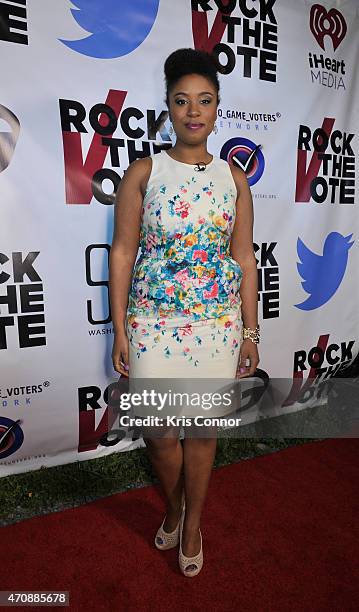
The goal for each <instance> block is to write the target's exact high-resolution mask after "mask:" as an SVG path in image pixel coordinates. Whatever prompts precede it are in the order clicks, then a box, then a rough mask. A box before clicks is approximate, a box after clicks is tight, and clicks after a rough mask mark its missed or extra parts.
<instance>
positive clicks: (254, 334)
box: [242, 325, 260, 344]
mask: <svg viewBox="0 0 359 612" xmlns="http://www.w3.org/2000/svg"><path fill="white" fill-rule="evenodd" d="M246 338H249V339H250V340H252V342H254V344H259V340H260V327H259V325H257V327H256V328H255V329H251V328H250V327H244V326H243V327H242V340H245V339H246Z"/></svg>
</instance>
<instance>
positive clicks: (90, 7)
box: [59, 0, 159, 59]
mask: <svg viewBox="0 0 359 612" xmlns="http://www.w3.org/2000/svg"><path fill="white" fill-rule="evenodd" d="M72 4H74V5H75V7H76V8H74V9H70V10H71V13H72V15H73V17H74V19H75V21H76V22H77V23H78V24H79V26H80V27H81V28H83V30H85V31H86V33H88V32H91V34H90V36H86V37H85V38H81V40H63V39H59V40H60V42H62V43H63V44H64V45H66V46H67V47H69V49H72V50H73V51H76V52H77V53H81V54H82V55H88V56H89V57H96V58H100V59H112V58H115V57H122V56H124V55H127V54H128V53H131V51H133V50H134V49H137V47H139V46H140V45H141V44H142V43H143V41H144V40H145V38H147V36H148V35H149V33H150V31H151V29H152V27H153V24H154V23H155V21H156V17H157V13H158V6H159V0H137V2H136V3H134V2H129V1H128V0H72Z"/></svg>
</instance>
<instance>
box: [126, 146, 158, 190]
mask: <svg viewBox="0 0 359 612" xmlns="http://www.w3.org/2000/svg"><path fill="white" fill-rule="evenodd" d="M151 171H152V156H151V155H149V156H147V157H141V158H139V159H135V160H134V161H133V162H131V163H130V164H129V166H128V168H127V170H126V171H125V174H126V175H127V176H128V178H131V179H132V180H134V181H136V182H137V183H138V184H139V185H140V188H141V192H142V195H144V194H145V190H146V185H147V183H148V179H149V177H150V174H151Z"/></svg>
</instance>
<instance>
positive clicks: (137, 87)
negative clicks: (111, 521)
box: [0, 0, 359, 476]
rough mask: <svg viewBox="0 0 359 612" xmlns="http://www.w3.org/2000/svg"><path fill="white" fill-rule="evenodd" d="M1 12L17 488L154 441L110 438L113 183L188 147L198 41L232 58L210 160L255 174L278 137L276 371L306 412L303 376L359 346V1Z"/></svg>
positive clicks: (259, 223) (274, 189) (10, 456)
mask: <svg viewBox="0 0 359 612" xmlns="http://www.w3.org/2000/svg"><path fill="white" fill-rule="evenodd" d="M226 5H227V7H228V8H227V9H226ZM0 12H1V14H0V24H1V26H0V57H1V66H2V87H1V96H0V193H1V245H0V360H1V379H0V393H1V395H0V476H5V475H8V474H12V473H20V472H25V471H27V470H33V469H38V468H40V467H41V466H52V465H57V464H64V463H70V462H73V461H77V460H87V459H91V458H95V457H99V456H103V455H107V454H110V453H113V452H119V451H125V450H130V449H133V448H136V447H138V446H139V445H143V440H142V439H141V438H137V437H136V435H134V434H133V432H126V431H125V430H123V431H122V433H121V434H120V436H119V437H120V438H122V439H119V440H115V441H114V443H111V444H110V445H106V444H104V442H105V440H104V439H103V438H102V436H103V434H105V433H106V432H107V431H109V430H111V428H113V427H116V423H112V420H111V418H110V416H109V411H108V409H107V407H106V406H107V404H106V399H107V398H106V389H107V388H108V385H109V384H110V383H112V382H114V381H115V380H116V379H117V375H116V373H115V372H114V371H113V369H112V361H111V349H112V342H113V329H112V323H111V320H110V314H109V301H108V289H107V281H108V254H109V249H110V245H111V240H112V232H113V197H114V196H113V191H114V185H115V186H116V184H118V181H119V180H120V177H121V176H122V175H123V171H124V170H125V169H126V167H127V166H128V164H129V163H130V162H131V161H132V160H133V159H135V158H136V157H139V156H146V155H149V154H151V153H152V152H154V151H156V150H157V149H156V145H157V146H159V145H162V146H163V145H167V146H170V144H171V140H170V137H169V135H168V128H169V121H168V118H167V109H166V106H165V103H164V97H165V88H164V77H163V63H164V61H165V59H166V57H167V56H168V55H169V54H170V53H171V52H172V51H174V50H175V49H177V48H180V47H193V48H200V47H203V48H205V49H206V50H208V51H211V50H212V49H214V51H215V52H216V53H217V54H218V56H219V59H220V62H221V65H222V66H223V67H224V68H223V74H221V75H220V83H221V99H222V101H221V105H220V108H219V112H218V119H217V125H218V128H219V129H218V133H217V134H216V135H214V134H212V135H211V136H210V139H209V142H208V149H209V151H210V152H211V153H214V154H216V155H220V156H221V157H223V158H224V159H228V161H230V163H237V164H242V166H245V164H246V162H248V160H249V157H250V155H251V154H252V152H253V151H254V150H255V149H256V147H257V146H258V145H260V148H259V149H257V151H256V152H255V153H254V156H253V157H252V158H251V160H249V162H248V164H247V168H246V172H247V176H248V180H249V182H250V186H251V191H252V196H253V202H254V210H255V228H254V241H255V249H256V254H257V258H258V271H259V278H260V280H261V282H260V291H259V323H260V325H261V328H262V342H261V344H260V357H261V362H260V369H261V370H262V371H264V372H265V373H267V374H268V375H269V376H270V377H273V378H275V377H278V378H281V379H286V380H287V391H286V392H285V394H284V395H283V398H282V399H283V404H282V407H281V409H282V411H285V410H287V411H293V410H298V409H300V408H302V405H301V404H300V403H297V402H296V401H295V396H294V397H293V398H292V400H291V401H289V402H288V401H287V402H286V401H285V400H286V397H287V395H288V394H289V392H290V390H291V387H292V382H293V381H294V380H296V381H297V382H298V381H299V385H300V384H304V382H305V381H306V380H307V379H308V376H310V377H313V381H314V383H315V382H318V381H319V380H320V378H321V377H322V378H323V377H324V376H332V375H333V374H334V373H335V371H337V370H338V368H340V367H343V365H346V364H348V363H350V362H351V361H352V359H354V357H355V355H356V354H357V352H358V348H357V346H358V332H359V329H358V317H357V312H358V306H359V296H358V282H357V279H358V276H357V270H358V235H359V232H358V211H357V201H358V171H357V165H356V164H357V160H356V158H355V155H356V154H357V151H358V135H357V131H358V127H359V105H358V99H359V97H358V93H359V85H358V62H359V36H358V31H359V14H358V3H357V0H348V1H340V0H337V1H331V2H328V1H325V2H321V3H320V4H315V3H314V2H309V1H305V0H277V1H273V0H262V1H259V0H257V1H254V2H252V0H251V1H250V2H244V1H242V2H238V1H237V2H236V1H233V2H231V1H230V2H228V1H227V2H224V1H223V2H221V1H220V0H216V1H215V0H208V2H207V1H204V0H203V1H198V2H196V1H193V2H192V4H191V2H190V0H186V1H185V0H176V1H175V0H146V1H145V0H141V1H140V0H137V1H134V2H126V1H124V0H106V1H104V0H96V1H95V0H76V1H73V2H70V1H68V0H52V1H51V0H19V1H15V0H14V1H10V0H9V1H8V2H2V3H1V6H0ZM106 102H107V107H104V106H103V105H104V104H105V103H106ZM96 105H100V106H96ZM91 109H93V110H92V111H91ZM103 111H105V116H103V117H102V119H101V121H100V123H101V125H103V126H106V125H110V129H107V130H103V129H101V127H100V125H99V123H98V120H97V118H98V116H99V113H100V112H103ZM154 118H156V119H158V123H157V126H158V130H157V131H153V128H151V125H152V124H153V120H154ZM96 130H97V131H99V130H100V131H102V132H103V131H105V132H106V134H103V133H102V134H98V133H96ZM318 130H319V131H318ZM320 135H321V136H320ZM312 137H313V138H312ZM323 143H324V146H322V145H323ZM325 145H327V146H325ZM314 147H316V149H317V150H315V148H314ZM321 153H324V154H325V155H324V158H320V154H321ZM318 155H319V157H318ZM102 170H103V173H102V174H101V171H102ZM99 172H100V174H98V173H99ZM96 173H97V174H96ZM94 175H95V178H93V177H94ZM326 192H327V193H326ZM322 194H324V195H323V197H322ZM124 222H125V220H124ZM351 234H352V235H351ZM348 236H349V237H348ZM300 262H302V266H299V268H298V266H297V264H299V263H300ZM303 284H304V286H303ZM318 347H320V348H319V349H318ZM316 354H317V355H319V357H320V361H319V362H315V360H313V359H315V357H314V358H313V356H315V355H316ZM311 366H312V370H311ZM318 366H320V368H321V369H320V371H319V370H317V371H315V368H316V367H318ZM255 418H256V414H255V412H251V411H248V412H247V414H246V419H247V422H251V420H252V421H253V420H254V419H255ZM126 433H127V435H125V434H126ZM101 438H102V439H101Z"/></svg>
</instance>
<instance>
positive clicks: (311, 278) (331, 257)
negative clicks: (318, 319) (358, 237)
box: [294, 232, 355, 310]
mask: <svg viewBox="0 0 359 612" xmlns="http://www.w3.org/2000/svg"><path fill="white" fill-rule="evenodd" d="M352 236H353V234H349V235H348V236H342V234H339V232H330V234H328V236H327V237H326V239H325V243H324V248H323V255H317V254H316V253H313V251H311V250H310V249H308V247H307V246H305V244H304V242H303V241H302V240H301V239H300V238H298V241H297V253H298V257H299V259H300V263H297V268H298V272H299V274H300V276H301V277H302V278H303V282H302V287H303V289H304V291H306V292H307V293H309V297H308V298H307V299H306V300H305V301H304V302H302V303H301V304H294V305H295V306H296V307H297V308H301V309H302V310H314V309H315V308H319V306H323V304H325V303H326V302H328V300H330V298H331V297H332V295H334V293H335V292H336V290H337V289H338V287H339V285H340V283H341V282H342V280H343V276H344V273H345V270H346V267H347V263H348V251H349V249H350V247H351V246H352V245H353V244H354V242H355V241H354V240H353V242H349V240H350V238H351V237H352Z"/></svg>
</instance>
